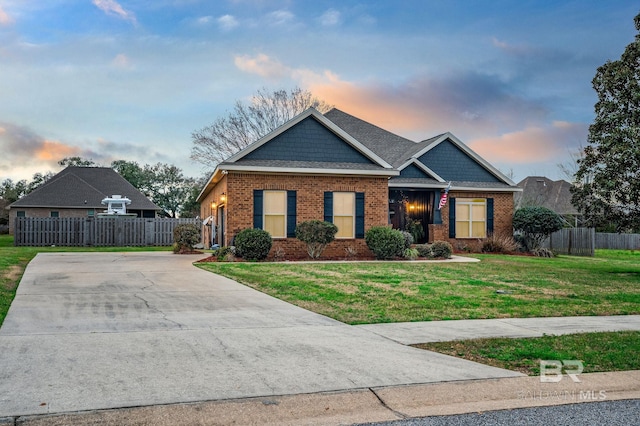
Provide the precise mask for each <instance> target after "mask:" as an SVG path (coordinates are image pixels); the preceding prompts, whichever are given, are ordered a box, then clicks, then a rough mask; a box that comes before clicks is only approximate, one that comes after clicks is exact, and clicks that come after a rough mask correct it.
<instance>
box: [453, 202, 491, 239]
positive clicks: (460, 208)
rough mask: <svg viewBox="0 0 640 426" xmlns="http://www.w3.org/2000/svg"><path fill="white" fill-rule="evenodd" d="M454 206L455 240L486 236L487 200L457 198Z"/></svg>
mask: <svg viewBox="0 0 640 426" xmlns="http://www.w3.org/2000/svg"><path fill="white" fill-rule="evenodd" d="M455 204H456V207H455V222H456V224H455V230H456V235H455V236H456V238H485V237H486V236H487V200H486V199H485V198H457V199H456V200H455Z"/></svg>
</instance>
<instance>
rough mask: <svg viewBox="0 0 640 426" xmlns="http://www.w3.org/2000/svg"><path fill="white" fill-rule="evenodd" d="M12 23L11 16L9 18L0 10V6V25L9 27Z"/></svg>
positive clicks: (0, 7)
mask: <svg viewBox="0 0 640 426" xmlns="http://www.w3.org/2000/svg"><path fill="white" fill-rule="evenodd" d="M12 23H13V19H12V18H11V16H9V14H7V12H5V11H4V9H2V6H0V25H9V24H12Z"/></svg>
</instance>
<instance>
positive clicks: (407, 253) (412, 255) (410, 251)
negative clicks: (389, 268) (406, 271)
mask: <svg viewBox="0 0 640 426" xmlns="http://www.w3.org/2000/svg"><path fill="white" fill-rule="evenodd" d="M403 255H404V257H405V258H406V259H409V260H416V259H417V258H418V255H419V254H418V250H417V249H414V248H407V249H404V253H403Z"/></svg>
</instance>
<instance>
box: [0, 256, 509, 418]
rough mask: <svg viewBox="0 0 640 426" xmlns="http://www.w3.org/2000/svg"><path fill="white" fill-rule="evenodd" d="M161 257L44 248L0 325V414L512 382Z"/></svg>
mask: <svg viewBox="0 0 640 426" xmlns="http://www.w3.org/2000/svg"><path fill="white" fill-rule="evenodd" d="M194 260H195V258H194V257H191V256H176V255H173V254H170V253H60V254H54V253H47V254H39V255H38V256H36V258H35V259H34V260H33V261H32V262H31V263H30V264H29V266H28V267H27V270H26V271H25V274H24V277H23V279H22V282H21V283H20V286H19V288H18V292H17V295H16V298H15V300H14V302H13V305H12V306H11V309H10V311H9V314H8V316H7V318H6V320H5V322H4V325H3V326H2V328H1V329H0V417H8V416H18V415H28V414H42V413H57V412H69V411H79V410H93V409H100V408H115V407H130V406H140V405H153V404H167V403H176V402H190V401H205V400H220V399H231V398H242V397H255V396H273V395H288V394H301V393H312V392H322V391H337V390H347V389H361V388H369V387H380V386H391V385H402V384H417V383H429V382H439V381H452V380H465V379H479V378H497V377H511V376H519V375H520V374H519V373H514V372H511V371H507V370H502V369H498V368H493V367H488V366H485V365H481V364H477V363H473V362H469V361H464V360H460V359H457V358H452V357H449V356H445V355H440V354H436V353H431V352H427V351H422V350H419V349H414V348H411V347H408V346H404V345H401V344H399V343H396V342H394V341H392V340H389V339H387V338H384V337H381V336H379V335H376V334H374V333H372V332H370V331H368V330H366V329H364V328H360V327H352V326H349V325H345V324H343V323H340V322H337V321H334V320H332V319H330V318H327V317H324V316H322V315H318V314H315V313H312V312H309V311H306V310H304V309H301V308H298V307H295V306H293V305H290V304H288V303H285V302H282V301H280V300H278V299H274V298H272V297H270V296H267V295H264V294H262V293H260V292H257V291H255V290H252V289H250V288H248V287H245V286H242V285H240V284H238V283H236V282H234V281H232V280H229V279H226V278H224V277H220V276H217V275H214V274H211V273H208V272H205V271H202V270H200V269H198V268H196V267H194V266H193V265H192V264H191V262H193V261H194Z"/></svg>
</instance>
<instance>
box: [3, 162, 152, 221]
mask: <svg viewBox="0 0 640 426" xmlns="http://www.w3.org/2000/svg"><path fill="white" fill-rule="evenodd" d="M112 195H122V196H123V197H127V198H129V199H130V200H131V204H130V205H128V206H127V208H128V209H131V210H162V209H161V208H160V207H158V206H156V205H155V204H154V203H152V202H151V201H150V200H149V199H148V198H147V197H146V196H145V195H144V194H143V193H141V192H140V191H139V190H138V189H136V188H135V187H134V186H133V185H131V184H130V183H129V182H128V181H127V180H126V179H124V178H123V177H122V176H120V175H119V174H118V173H117V172H116V171H115V170H113V169H111V168H108V167H73V166H70V167H67V168H66V169H64V170H62V171H61V172H60V173H58V174H57V175H55V176H53V177H52V178H51V179H49V180H48V181H47V182H45V183H44V184H42V185H41V186H40V187H38V188H37V189H35V190H34V191H33V192H31V193H29V194H27V195H25V196H24V197H22V198H21V199H19V200H18V201H16V202H14V203H13V204H11V206H10V207H11V208H17V207H58V208H98V209H99V208H106V206H104V205H103V204H101V201H102V200H103V199H104V198H106V197H110V196H112Z"/></svg>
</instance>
